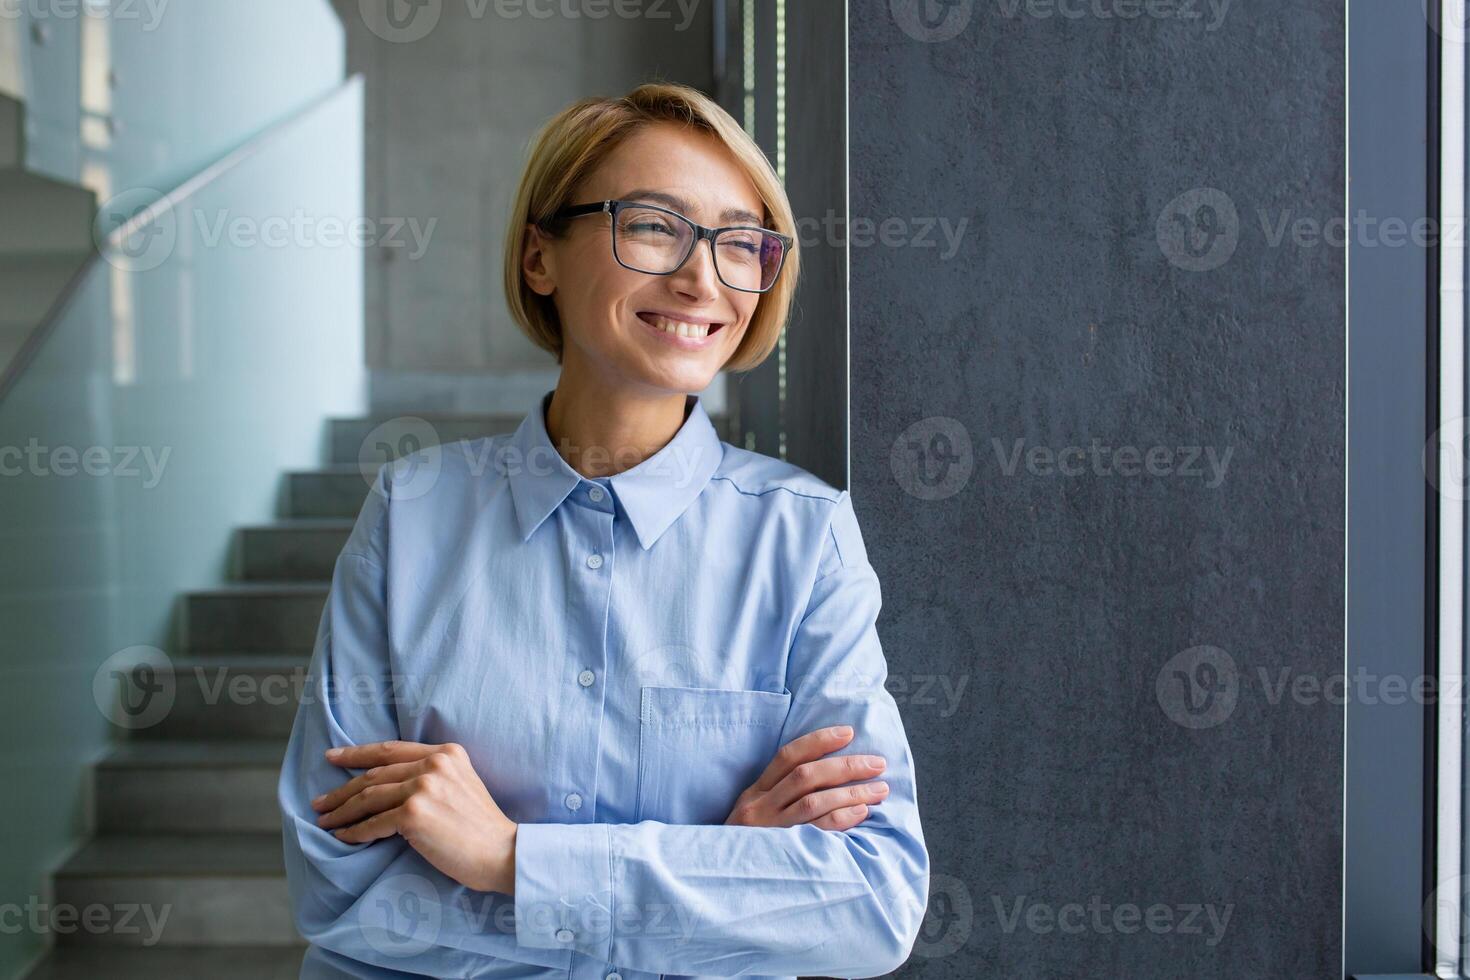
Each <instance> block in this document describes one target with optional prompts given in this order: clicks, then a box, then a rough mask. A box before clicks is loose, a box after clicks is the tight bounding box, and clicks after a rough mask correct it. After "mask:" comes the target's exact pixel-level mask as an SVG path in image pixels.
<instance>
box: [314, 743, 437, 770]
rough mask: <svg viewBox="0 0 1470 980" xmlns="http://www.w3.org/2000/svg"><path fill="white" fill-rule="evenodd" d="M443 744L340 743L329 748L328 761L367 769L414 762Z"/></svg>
mask: <svg viewBox="0 0 1470 980" xmlns="http://www.w3.org/2000/svg"><path fill="white" fill-rule="evenodd" d="M441 748H443V746H439V745H424V744H423V743H421V742H402V741H398V740H394V741H391V742H366V743H364V744H362V745H339V746H337V747H336V748H331V749H327V752H326V755H327V761H328V762H330V763H331V764H332V765H334V766H342V767H343V768H344V769H366V768H368V767H369V766H384V765H388V764H389V763H392V762H413V761H414V760H416V759H422V758H423V757H424V756H426V755H429V754H431V753H433V752H437V751H439V750H440V749H441Z"/></svg>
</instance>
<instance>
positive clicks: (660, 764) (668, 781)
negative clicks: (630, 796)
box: [634, 687, 791, 825]
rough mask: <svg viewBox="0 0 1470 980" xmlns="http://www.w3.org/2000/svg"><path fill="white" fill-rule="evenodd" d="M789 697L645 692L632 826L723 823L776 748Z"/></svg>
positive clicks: (710, 691) (684, 689)
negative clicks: (643, 822)
mask: <svg viewBox="0 0 1470 980" xmlns="http://www.w3.org/2000/svg"><path fill="white" fill-rule="evenodd" d="M790 708H791V692H790V691H782V692H779V693H778V692H774V691H721V690H714V689H711V688H699V687H645V688H643V689H642V702H641V709H640V714H639V724H638V809H637V815H636V816H635V817H634V820H635V822H636V821H638V820H657V821H659V822H661V823H670V824H704V825H709V824H722V823H724V822H725V818H726V817H728V816H729V815H730V810H731V808H733V807H734V806H735V799H736V797H738V796H739V795H740V794H741V793H742V792H743V791H744V790H745V788H746V787H748V786H749V785H750V784H751V783H753V782H755V781H756V779H757V778H759V776H760V774H761V773H762V772H763V771H764V770H765V768H766V766H768V765H769V764H770V762H771V758H772V757H773V756H774V755H775V754H776V750H777V749H778V748H780V738H781V726H782V725H783V724H784V723H785V721H786V713H787V711H789V710H790Z"/></svg>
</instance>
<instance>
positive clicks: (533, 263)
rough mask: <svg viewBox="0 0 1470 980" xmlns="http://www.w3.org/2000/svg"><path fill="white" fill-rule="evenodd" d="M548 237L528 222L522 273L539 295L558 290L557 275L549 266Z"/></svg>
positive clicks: (548, 294)
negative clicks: (554, 274) (553, 273)
mask: <svg viewBox="0 0 1470 980" xmlns="http://www.w3.org/2000/svg"><path fill="white" fill-rule="evenodd" d="M546 244H547V238H546V235H545V233H543V232H542V231H541V229H540V228H538V227H536V225H535V224H534V223H528V224H527V225H526V230H525V233H524V238H523V248H522V253H521V275H522V276H524V277H525V280H526V285H528V286H530V287H531V290H532V291H533V292H535V293H536V294H537V295H539V296H550V295H551V294H552V293H553V292H555V291H556V281H555V277H554V276H553V275H552V271H551V269H549V268H548V267H547V261H546V260H547V251H546Z"/></svg>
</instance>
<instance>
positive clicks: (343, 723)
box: [278, 464, 566, 978]
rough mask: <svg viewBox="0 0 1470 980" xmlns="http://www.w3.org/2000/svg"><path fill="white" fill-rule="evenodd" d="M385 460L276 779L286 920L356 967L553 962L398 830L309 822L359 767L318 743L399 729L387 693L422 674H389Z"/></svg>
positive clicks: (352, 741) (403, 689)
mask: <svg viewBox="0 0 1470 980" xmlns="http://www.w3.org/2000/svg"><path fill="white" fill-rule="evenodd" d="M391 466H392V464H388V465H385V466H384V467H383V468H381V469H380V470H379V473H378V476H377V479H376V482H375V484H374V487H373V489H372V491H371V492H370V493H369V494H368V495H367V499H366V501H365V503H364V504H363V507H362V510H361V512H360V514H359V516H358V519H357V524H356V526H355V527H354V529H353V531H352V534H351V535H350V537H349V539H348V542H347V544H346V546H345V547H344V548H343V551H342V553H341V555H340V556H339V557H338V559H337V563H336V567H335V569H334V571H333V576H332V585H331V591H330V593H329V596H328V599H327V603H326V607H325V609H324V610H323V612H322V618H321V621H320V625H319V627H318V631H317V638H316V645H315V648H314V650H313V653H312V659H311V665H310V669H309V672H308V680H307V686H306V688H305V690H304V692H303V697H302V703H301V706H300V708H299V709H298V711H297V715H296V720H295V723H294V725H293V727H292V731H291V737H290V741H289V743H288V745H287V748H286V756H285V761H284V764H283V767H282V771H281V776H280V781H279V785H278V798H279V802H280V806H281V811H282V819H283V827H282V830H283V843H284V856H285V864H286V872H287V878H288V883H289V886H290V893H291V903H292V909H293V914H294V916H295V921H296V927H297V929H298V930H299V931H300V932H301V934H302V936H303V937H305V938H306V939H307V940H308V941H310V942H311V943H313V944H315V945H316V946H318V947H321V948H323V949H326V950H329V951H331V952H333V953H336V954H339V955H340V956H342V957H345V958H346V959H347V960H348V961H350V963H351V964H352V966H351V967H350V968H351V969H352V970H353V975H355V976H359V977H373V978H378V977H384V978H386V977H399V976H406V975H414V976H418V975H430V976H438V977H456V976H474V975H477V973H478V972H479V971H480V970H483V968H484V966H485V964H486V962H487V960H486V955H487V954H488V955H492V956H495V957H501V958H505V959H511V960H519V961H521V962H524V963H531V964H535V965H540V966H561V967H565V964H566V956H565V954H560V955H558V954H556V953H548V952H544V951H538V950H527V951H517V950H516V945H515V939H514V936H513V935H512V934H510V932H509V926H508V924H506V925H503V926H502V928H503V929H504V930H505V931H501V932H496V931H494V929H493V928H491V927H492V926H494V925H495V922H494V917H493V916H490V915H488V914H487V910H488V909H490V902H491V899H492V898H493V896H491V895H489V894H488V893H481V892H475V891H472V890H469V889H466V888H464V886H462V885H460V884H459V883H458V882H456V881H454V880H453V879H451V878H449V877H448V876H446V875H444V874H443V873H442V872H440V871H439V870H438V869H437V868H435V867H433V866H432V865H431V864H429V863H428V862H427V861H425V860H424V859H423V858H422V857H421V856H420V855H419V854H418V852H417V851H414V850H413V849H412V848H411V847H409V845H408V844H407V843H406V842H405V841H404V840H403V838H401V837H398V836H396V835H395V836H393V837H389V838H385V839H383V840H378V841H374V842H372V843H371V844H350V843H345V842H343V841H340V840H338V839H337V838H336V837H335V836H334V835H333V834H332V833H331V831H329V830H324V829H322V828H320V827H318V826H317V823H316V820H317V816H318V814H317V813H316V811H315V810H313V809H312V807H311V800H312V799H313V798H314V797H316V796H318V795H320V794H322V793H325V792H327V791H329V790H331V789H335V788H336V787H338V786H340V785H341V784H342V783H343V782H345V781H346V780H347V779H349V778H351V777H352V776H354V775H357V774H358V773H359V772H360V771H361V770H347V769H343V768H341V767H339V766H335V765H332V764H331V763H329V762H328V761H327V760H326V758H325V757H324V755H323V753H324V752H325V750H326V749H327V748H329V747H331V746H335V745H358V744H363V743H367V742H377V741H384V740H388V739H396V738H400V737H401V735H400V728H399V717H398V708H397V705H398V704H400V703H403V700H404V699H405V698H407V697H412V696H413V692H414V691H415V690H422V689H424V687H423V682H425V681H427V679H426V678H415V677H412V676H395V675H394V671H393V669H392V662H391V660H390V658H389V649H388V647H389V639H388V638H389V629H388V611H389V607H388V602H387V598H386V596H387V582H386V572H385V569H387V568H388V567H389V561H388V554H387V551H388V546H387V541H388V536H387V524H388V520H389V511H390V507H389V497H390V494H391V491H392V475H393V472H392V470H391ZM416 684H418V685H419V686H418V687H415V685H416ZM501 897H502V898H504V896H501ZM506 901H508V899H506ZM339 968H342V967H340V966H339ZM398 971H405V972H402V973H400V972H398ZM334 975H340V974H337V973H335V972H334Z"/></svg>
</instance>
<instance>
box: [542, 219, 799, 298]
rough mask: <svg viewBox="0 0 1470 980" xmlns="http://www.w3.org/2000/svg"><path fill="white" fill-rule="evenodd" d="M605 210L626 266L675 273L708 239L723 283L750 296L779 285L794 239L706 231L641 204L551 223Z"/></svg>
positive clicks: (741, 229) (740, 229) (759, 232)
mask: <svg viewBox="0 0 1470 980" xmlns="http://www.w3.org/2000/svg"><path fill="white" fill-rule="evenodd" d="M603 212H607V213H608V214H610V215H612V227H613V235H612V249H613V258H614V259H616V260H617V262H618V264H619V265H621V266H622V267H623V268H625V269H632V270H633V271H634V272H646V273H648V274H649V275H651V276H668V275H673V274H674V273H675V272H678V271H679V269H680V268H682V267H683V265H684V263H685V262H687V261H689V256H691V255H693V254H694V246H696V245H698V244H699V240H700V239H702V238H707V239H709V243H710V254H711V255H712V256H713V257H714V260H715V275H717V276H719V277H720V282H722V283H724V284H725V285H726V286H729V287H730V288H731V289H739V290H741V291H743V292H747V293H763V292H765V291H766V290H768V289H770V288H771V287H772V286H773V285H775V283H776V276H778V275H779V274H780V272H781V267H782V266H783V265H784V264H785V262H786V252H787V250H788V249H790V248H791V243H792V241H793V239H792V238H791V236H789V235H783V234H781V233H780V232H777V231H771V230H770V229H769V228H753V227H748V226H729V227H725V228H706V227H705V226H704V225H701V224H696V223H695V222H693V221H690V220H689V219H688V218H686V217H684V216H683V215H682V214H680V213H679V212H678V211H670V210H669V209H668V208H661V207H659V206H658V205H656V204H644V203H643V202H641V201H594V202H592V203H590V204H573V205H569V206H567V207H564V208H562V209H561V210H560V211H557V212H556V213H555V214H553V215H552V216H551V218H550V221H562V220H565V219H567V218H577V217H581V216H582V215H586V214H601V213H603Z"/></svg>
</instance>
